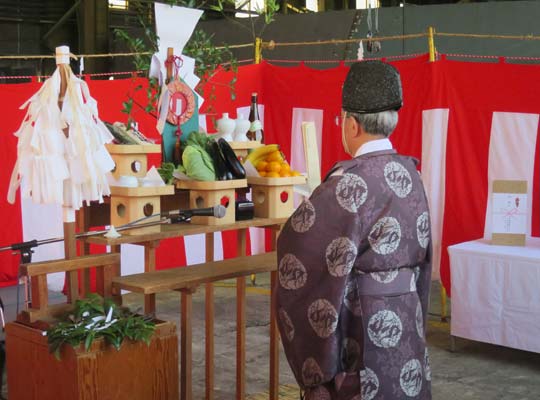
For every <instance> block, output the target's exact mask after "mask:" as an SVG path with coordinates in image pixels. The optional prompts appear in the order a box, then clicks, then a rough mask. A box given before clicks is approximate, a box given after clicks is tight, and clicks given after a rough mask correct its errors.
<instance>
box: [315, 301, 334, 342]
mask: <svg viewBox="0 0 540 400" xmlns="http://www.w3.org/2000/svg"><path fill="white" fill-rule="evenodd" d="M337 317H338V315H337V311H336V309H335V308H334V306H333V305H332V303H330V302H329V301H328V300H325V299H318V300H315V301H314V302H313V303H311V305H310V306H309V308H308V320H309V323H310V324H311V327H312V328H313V330H314V331H315V333H316V334H317V336H319V337H321V338H323V339H325V338H327V337H328V336H330V335H331V334H332V333H334V332H335V330H336V327H337V323H338V318H337Z"/></svg>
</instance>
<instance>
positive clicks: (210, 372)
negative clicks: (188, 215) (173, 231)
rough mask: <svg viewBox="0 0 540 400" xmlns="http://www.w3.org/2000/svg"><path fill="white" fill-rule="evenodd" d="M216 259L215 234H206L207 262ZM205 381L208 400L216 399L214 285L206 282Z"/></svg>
mask: <svg viewBox="0 0 540 400" xmlns="http://www.w3.org/2000/svg"><path fill="white" fill-rule="evenodd" d="M210 261H214V234H213V233H207V234H206V262H210ZM205 306H206V312H205V316H206V325H205V338H206V342H205V346H206V349H205V350H206V351H205V382H206V400H213V399H214V285H213V284H211V283H207V284H206V289H205Z"/></svg>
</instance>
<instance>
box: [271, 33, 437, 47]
mask: <svg viewBox="0 0 540 400" xmlns="http://www.w3.org/2000/svg"><path fill="white" fill-rule="evenodd" d="M421 37H427V33H413V34H410V35H395V36H377V37H375V36H374V37H372V38H371V39H366V38H358V39H331V40H320V41H318V42H284V43H275V47H278V46H281V47H285V46H313V45H324V44H346V43H359V42H360V41H369V40H373V41H375V40H377V41H379V42H381V41H385V40H400V39H414V38H421Z"/></svg>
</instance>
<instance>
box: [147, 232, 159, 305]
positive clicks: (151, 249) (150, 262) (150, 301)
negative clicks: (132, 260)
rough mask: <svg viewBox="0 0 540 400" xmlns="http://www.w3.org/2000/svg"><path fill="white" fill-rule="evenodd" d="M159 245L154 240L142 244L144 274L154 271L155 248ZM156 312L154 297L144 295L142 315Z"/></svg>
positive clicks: (153, 295)
mask: <svg viewBox="0 0 540 400" xmlns="http://www.w3.org/2000/svg"><path fill="white" fill-rule="evenodd" d="M158 245H159V241H157V240H154V241H151V242H145V243H144V272H151V271H155V270H156V248H157V247H158ZM155 312H156V295H155V294H145V295H144V313H145V314H155Z"/></svg>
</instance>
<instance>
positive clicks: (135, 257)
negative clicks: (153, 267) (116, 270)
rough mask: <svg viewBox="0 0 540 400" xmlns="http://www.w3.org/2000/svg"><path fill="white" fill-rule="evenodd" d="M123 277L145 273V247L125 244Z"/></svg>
mask: <svg viewBox="0 0 540 400" xmlns="http://www.w3.org/2000/svg"><path fill="white" fill-rule="evenodd" d="M120 252H121V260H120V267H121V275H122V276H124V275H132V274H140V273H143V272H144V246H138V245H135V244H123V245H122V249H121V251H120Z"/></svg>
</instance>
